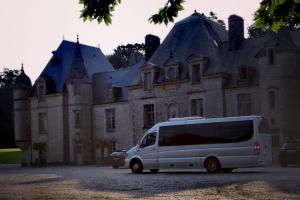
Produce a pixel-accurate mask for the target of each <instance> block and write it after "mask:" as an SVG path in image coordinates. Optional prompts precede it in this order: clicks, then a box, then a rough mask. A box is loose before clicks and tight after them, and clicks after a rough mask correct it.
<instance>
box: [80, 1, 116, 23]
mask: <svg viewBox="0 0 300 200" xmlns="http://www.w3.org/2000/svg"><path fill="white" fill-rule="evenodd" d="M79 3H80V4H83V9H82V10H81V16H80V17H81V18H83V20H84V21H86V20H94V19H96V20H97V21H98V23H101V22H102V21H104V23H105V24H106V25H109V24H111V17H112V14H111V13H112V12H113V11H114V10H115V7H116V6H117V5H118V4H120V3H121V0H79Z"/></svg>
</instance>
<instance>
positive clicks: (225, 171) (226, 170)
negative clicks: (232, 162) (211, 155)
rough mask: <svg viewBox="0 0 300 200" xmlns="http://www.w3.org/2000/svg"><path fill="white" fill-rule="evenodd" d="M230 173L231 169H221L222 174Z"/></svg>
mask: <svg viewBox="0 0 300 200" xmlns="http://www.w3.org/2000/svg"><path fill="white" fill-rule="evenodd" d="M232 171H233V168H223V169H222V172H224V173H230V172H232Z"/></svg>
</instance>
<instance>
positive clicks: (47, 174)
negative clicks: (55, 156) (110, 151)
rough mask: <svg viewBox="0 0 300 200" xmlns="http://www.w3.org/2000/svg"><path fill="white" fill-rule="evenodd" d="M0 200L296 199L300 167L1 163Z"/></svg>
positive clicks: (299, 180) (299, 188) (299, 184)
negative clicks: (146, 168)
mask: <svg viewBox="0 0 300 200" xmlns="http://www.w3.org/2000/svg"><path fill="white" fill-rule="evenodd" d="M0 199H1V200H2V199H187V200H190V199H280V200H282V199H300V168H299V167H292V168H285V169H282V168H279V167H270V168H251V169H239V170H236V171H234V172H233V173H219V174H208V173H206V172H205V171H181V170H177V171H161V172H159V173H156V174H151V173H148V172H146V173H144V174H138V175H136V174H132V173H131V171H130V170H128V169H112V168H110V167H95V166H82V167H75V166H59V167H47V168H33V167H19V166H16V165H0Z"/></svg>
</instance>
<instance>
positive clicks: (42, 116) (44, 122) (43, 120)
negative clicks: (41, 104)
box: [38, 112, 47, 134]
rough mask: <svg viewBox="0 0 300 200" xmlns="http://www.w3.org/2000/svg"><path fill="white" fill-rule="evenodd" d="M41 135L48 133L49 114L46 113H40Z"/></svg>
mask: <svg viewBox="0 0 300 200" xmlns="http://www.w3.org/2000/svg"><path fill="white" fill-rule="evenodd" d="M38 117H39V119H38V120H39V134H46V133H47V114H46V113H45V112H43V113H39V116H38Z"/></svg>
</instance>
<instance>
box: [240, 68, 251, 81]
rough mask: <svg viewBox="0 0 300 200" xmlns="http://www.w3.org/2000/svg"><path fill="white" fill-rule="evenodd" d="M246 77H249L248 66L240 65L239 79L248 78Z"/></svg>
mask: <svg viewBox="0 0 300 200" xmlns="http://www.w3.org/2000/svg"><path fill="white" fill-rule="evenodd" d="M248 78H249V74H248V68H247V67H241V68H240V80H248Z"/></svg>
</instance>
